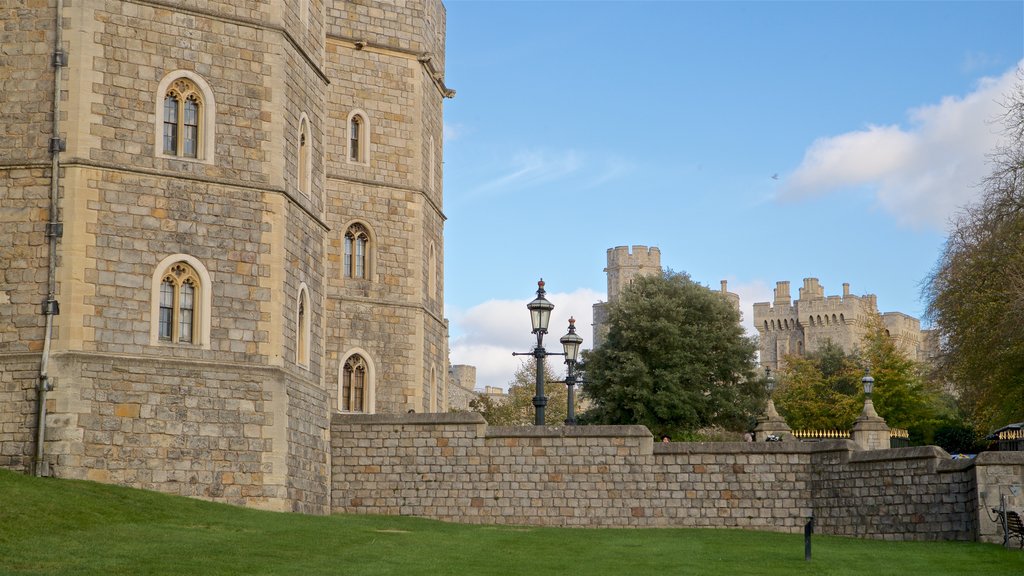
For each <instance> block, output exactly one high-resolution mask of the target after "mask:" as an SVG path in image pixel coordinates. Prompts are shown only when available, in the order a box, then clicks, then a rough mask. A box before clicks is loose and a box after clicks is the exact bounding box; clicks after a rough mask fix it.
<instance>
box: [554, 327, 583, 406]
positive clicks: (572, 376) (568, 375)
mask: <svg viewBox="0 0 1024 576" xmlns="http://www.w3.org/2000/svg"><path fill="white" fill-rule="evenodd" d="M559 342H561V343H562V348H563V349H564V350H565V365H566V372H565V385H566V387H567V388H568V398H567V402H568V404H569V405H568V411H567V412H566V418H565V425H566V426H575V425H576V401H575V392H574V390H573V387H574V386H576V358H577V356H578V355H579V352H580V344H582V343H583V338H581V337H580V336H579V334H577V333H576V319H575V318H571V317H570V318H569V332H568V333H567V334H566V335H565V336H562V338H561V340H559Z"/></svg>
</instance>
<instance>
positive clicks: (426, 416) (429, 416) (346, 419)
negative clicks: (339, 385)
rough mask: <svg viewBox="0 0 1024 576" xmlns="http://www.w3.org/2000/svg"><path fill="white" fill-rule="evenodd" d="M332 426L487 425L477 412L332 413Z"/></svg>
mask: <svg viewBox="0 0 1024 576" xmlns="http://www.w3.org/2000/svg"><path fill="white" fill-rule="evenodd" d="M331 424H332V425H344V424H408V425H413V426H435V425H438V424H465V425H479V424H487V421H486V420H484V417H483V415H482V414H480V413H479V412H437V413H423V414H420V413H417V412H412V413H408V414H355V413H342V412H334V413H333V414H332V415H331Z"/></svg>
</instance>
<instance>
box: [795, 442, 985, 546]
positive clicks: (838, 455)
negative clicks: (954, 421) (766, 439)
mask: <svg viewBox="0 0 1024 576" xmlns="http://www.w3.org/2000/svg"><path fill="white" fill-rule="evenodd" d="M816 464H817V465H816V466H815V467H814V474H813V476H812V477H813V480H812V481H811V485H812V492H813V498H814V501H815V502H816V506H815V512H816V519H817V520H816V521H817V522H818V523H819V525H821V526H825V527H827V529H828V531H829V533H832V534H839V535H843V536H869V537H872V538H883V539H886V540H973V539H974V538H975V535H976V534H977V531H978V522H977V520H978V516H977V513H976V509H977V491H976V489H975V488H976V486H975V482H974V468H973V466H972V463H971V462H969V461H966V460H965V461H953V460H950V459H949V455H948V454H946V453H945V452H943V451H942V450H941V449H939V448H936V447H934V446H922V447H915V448H899V449H894V450H876V451H870V452H852V453H848V452H832V453H825V454H823V455H822V456H821V457H820V458H818V459H817V461H816Z"/></svg>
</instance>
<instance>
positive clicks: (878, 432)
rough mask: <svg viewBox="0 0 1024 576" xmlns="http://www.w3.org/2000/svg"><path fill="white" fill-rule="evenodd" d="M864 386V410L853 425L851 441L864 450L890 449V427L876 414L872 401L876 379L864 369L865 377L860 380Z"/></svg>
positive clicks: (868, 370) (868, 369) (867, 369)
mask: <svg viewBox="0 0 1024 576" xmlns="http://www.w3.org/2000/svg"><path fill="white" fill-rule="evenodd" d="M860 383H861V385H862V386H864V410H863V411H862V412H861V413H860V416H858V417H857V420H856V421H855V422H854V423H853V429H852V430H851V431H850V439H851V440H853V441H854V442H855V443H856V444H857V445H859V446H860V447H861V448H863V449H864V450H882V449H885V448H889V445H890V440H889V426H888V425H887V424H886V423H885V420H884V419H883V418H882V417H881V416H879V415H878V413H877V412H875V405H874V403H873V402H872V401H871V393H872V392H874V390H875V379H874V378H872V377H871V369H870V368H865V369H864V377H863V378H861V379H860Z"/></svg>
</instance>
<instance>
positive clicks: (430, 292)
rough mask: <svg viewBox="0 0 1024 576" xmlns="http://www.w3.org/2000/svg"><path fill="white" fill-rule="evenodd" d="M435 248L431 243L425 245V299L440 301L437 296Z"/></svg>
mask: <svg viewBox="0 0 1024 576" xmlns="http://www.w3.org/2000/svg"><path fill="white" fill-rule="evenodd" d="M437 284H438V282H437V246H436V245H435V244H434V242H433V241H431V242H430V243H429V244H428V245H427V298H428V299H429V300H440V298H438V296H437Z"/></svg>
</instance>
